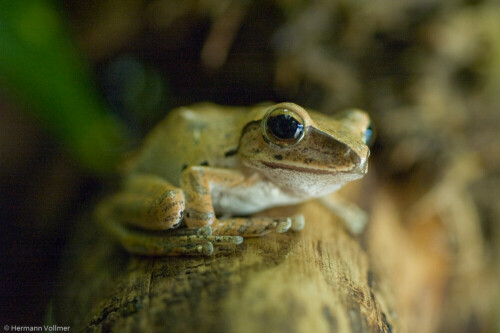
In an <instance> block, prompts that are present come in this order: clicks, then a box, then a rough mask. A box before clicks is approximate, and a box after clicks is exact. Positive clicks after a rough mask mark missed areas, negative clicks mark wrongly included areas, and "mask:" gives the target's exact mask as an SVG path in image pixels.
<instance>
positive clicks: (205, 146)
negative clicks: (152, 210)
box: [126, 103, 246, 186]
mask: <svg viewBox="0 0 500 333" xmlns="http://www.w3.org/2000/svg"><path fill="white" fill-rule="evenodd" d="M245 111H246V109H245V108H236V107H222V106H219V105H215V104H209V103H203V104H196V105H193V106H190V107H181V108H178V109H175V110H172V111H171V112H170V113H169V114H168V116H167V117H166V118H165V119H164V120H163V121H162V122H160V123H159V124H158V125H157V126H156V127H155V128H154V129H153V130H152V131H151V132H150V133H149V134H148V135H147V137H146V139H145V140H144V143H143V145H142V147H141V148H140V149H139V150H138V151H137V152H136V154H135V155H134V157H133V158H132V159H131V160H129V161H128V163H127V165H126V172H127V173H149V174H156V175H159V176H161V177H163V178H165V179H166V180H168V181H169V182H171V183H172V184H174V185H176V186H178V185H179V178H180V175H181V172H182V170H183V169H185V168H186V167H188V166H192V165H206V166H214V167H229V166H228V165H226V164H228V163H234V157H235V156H232V155H234V154H233V152H236V149H237V147H238V142H239V137H240V134H241V128H240V127H241V126H242V124H240V123H242V118H244V117H242V114H243V113H244V112H245ZM229 157H233V158H232V159H231V158H229ZM231 161H233V162H231Z"/></svg>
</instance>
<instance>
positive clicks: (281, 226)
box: [276, 218, 292, 234]
mask: <svg viewBox="0 0 500 333" xmlns="http://www.w3.org/2000/svg"><path fill="white" fill-rule="evenodd" d="M291 226H292V219H291V218H286V219H285V220H283V221H279V222H278V225H277V226H276V232H278V233H280V234H281V233H284V232H287V231H288V230H290V227H291Z"/></svg>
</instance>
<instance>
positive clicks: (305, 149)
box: [238, 103, 371, 196]
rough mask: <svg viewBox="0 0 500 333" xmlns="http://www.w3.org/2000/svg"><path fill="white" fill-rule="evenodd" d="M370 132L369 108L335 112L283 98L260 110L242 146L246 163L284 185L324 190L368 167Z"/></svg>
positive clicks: (308, 192) (306, 191)
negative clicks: (311, 108) (315, 109)
mask: <svg viewBox="0 0 500 333" xmlns="http://www.w3.org/2000/svg"><path fill="white" fill-rule="evenodd" d="M370 137H371V128H370V119H369V117H368V115H367V114H366V113H365V112H363V111H359V110H349V111H346V112H343V113H341V114H339V115H337V116H335V117H329V116H326V115H322V114H320V113H317V112H312V111H310V112H308V111H306V110H304V109H303V108H302V107H300V106H298V105H296V104H293V103H281V104H277V105H273V106H271V107H270V108H266V109H262V110H258V111H257V112H256V113H255V114H254V116H253V119H252V121H250V122H249V123H248V124H247V126H246V127H245V128H244V129H243V133H242V136H241V140H240V147H239V149H238V151H239V155H240V158H241V160H242V161H243V163H244V164H245V165H247V166H248V167H250V168H252V169H257V170H258V171H259V172H260V173H261V174H263V175H264V176H266V177H267V178H268V179H270V180H271V181H272V182H273V183H275V184H276V185H278V186H280V187H282V188H283V189H285V190H287V191H289V192H291V193H294V194H297V195H305V196H319V195H324V194H326V193H330V192H332V191H335V190H336V189H338V188H339V187H340V186H342V185H343V184H345V183H346V182H348V181H351V180H354V179H357V178H360V177H362V176H363V175H364V174H365V173H366V172H367V169H368V156H369V155H370V150H369V148H368V146H367V142H368V141H369V140H370Z"/></svg>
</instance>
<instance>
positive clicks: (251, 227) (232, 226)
mask: <svg viewBox="0 0 500 333" xmlns="http://www.w3.org/2000/svg"><path fill="white" fill-rule="evenodd" d="M304 224H305V221H304V216H303V215H295V216H292V217H266V216H255V217H236V218H221V219H217V220H215V222H214V223H213V224H212V229H213V233H214V234H216V235H231V236H236V235H237V236H243V237H259V236H263V235H265V234H267V233H269V232H272V231H275V232H278V233H284V232H287V231H288V230H290V229H291V230H301V229H302V228H303V227H304Z"/></svg>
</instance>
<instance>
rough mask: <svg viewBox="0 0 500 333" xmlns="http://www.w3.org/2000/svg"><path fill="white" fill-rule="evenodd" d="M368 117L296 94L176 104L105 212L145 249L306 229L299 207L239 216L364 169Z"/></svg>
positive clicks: (124, 236)
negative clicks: (322, 109)
mask: <svg viewBox="0 0 500 333" xmlns="http://www.w3.org/2000/svg"><path fill="white" fill-rule="evenodd" d="M300 125H302V127H301V126H300ZM369 126H370V120H369V118H368V116H367V114H366V113H364V112H363V111H359V110H348V111H345V112H343V113H340V114H338V115H336V116H335V117H329V116H326V115H323V114H320V113H317V112H314V111H306V110H305V109H303V108H302V107H300V106H298V105H296V104H293V103H281V104H276V105H269V104H268V105H257V106H254V107H249V108H244V107H225V106H219V105H215V104H208V103H204V104H197V105H194V106H190V107H182V108H179V109H176V110H173V111H172V112H170V113H169V115H168V116H167V117H166V119H165V120H164V121H163V122H161V123H160V124H159V125H158V126H157V127H156V128H155V129H154V130H153V131H152V132H151V133H150V134H149V135H148V136H147V138H146V140H145V142H144V144H143V146H142V147H141V148H140V149H139V151H138V152H137V154H136V155H135V156H134V157H133V158H132V159H131V160H130V161H129V162H128V164H127V165H126V167H125V174H124V184H123V188H122V189H121V190H120V191H119V192H118V193H116V194H114V195H112V196H111V197H109V198H108V199H107V200H105V201H104V202H103V203H102V204H101V205H100V206H99V208H98V211H97V212H98V214H97V216H98V219H99V220H100V221H101V222H102V223H103V224H104V225H105V226H106V227H108V229H110V230H111V231H112V233H113V234H114V235H115V236H117V237H118V239H119V240H120V241H121V242H122V244H123V245H124V246H125V248H126V249H128V250H129V251H130V252H133V253H138V254H144V255H178V254H205V255H210V254H212V253H213V250H214V246H216V248H217V249H219V250H224V249H228V248H231V246H232V247H233V248H234V244H239V243H241V242H242V241H243V238H242V237H252V236H261V235H263V234H265V233H267V232H269V231H273V230H274V231H277V232H285V231H287V230H289V229H290V228H291V229H295V230H298V229H301V228H302V227H303V225H304V219H303V217H302V216H301V215H299V216H294V217H283V218H275V217H274V218H271V217H242V216H248V215H249V214H252V213H255V212H258V211H261V210H263V209H266V208H269V207H274V206H280V205H290V204H294V203H298V202H302V201H305V200H308V199H310V198H315V197H320V196H324V195H326V194H329V193H331V192H333V191H335V190H337V189H338V188H340V187H341V186H342V185H344V184H345V183H347V182H349V181H352V180H355V179H358V178H360V177H363V175H364V174H365V173H366V171H367V168H368V156H369V154H370V152H369V148H368V147H367V145H366V141H367V137H368V136H369V134H370V131H371V130H370V128H369ZM181 222H182V223H181ZM181 224H182V227H181V228H178V229H176V228H177V227H179V226H180V225H181ZM172 229H175V230H172Z"/></svg>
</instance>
